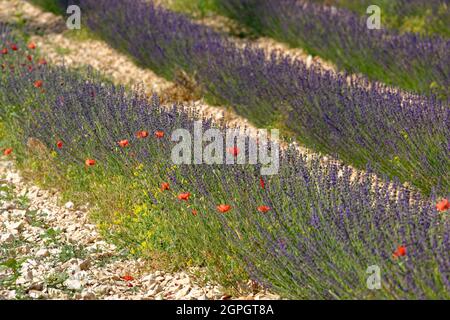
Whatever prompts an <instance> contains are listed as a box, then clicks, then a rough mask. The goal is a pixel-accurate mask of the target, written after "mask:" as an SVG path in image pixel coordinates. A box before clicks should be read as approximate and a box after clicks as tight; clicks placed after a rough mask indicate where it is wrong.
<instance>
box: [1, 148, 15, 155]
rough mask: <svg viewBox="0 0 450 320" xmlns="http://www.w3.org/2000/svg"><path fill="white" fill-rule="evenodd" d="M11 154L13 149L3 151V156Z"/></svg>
mask: <svg viewBox="0 0 450 320" xmlns="http://www.w3.org/2000/svg"><path fill="white" fill-rule="evenodd" d="M12 152H13V148H8V149H5V151H3V154H4V155H5V156H9V155H10V154H11V153H12Z"/></svg>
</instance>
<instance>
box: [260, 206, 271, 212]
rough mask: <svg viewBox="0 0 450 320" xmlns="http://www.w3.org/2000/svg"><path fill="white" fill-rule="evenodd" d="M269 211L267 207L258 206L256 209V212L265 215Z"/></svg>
mask: <svg viewBox="0 0 450 320" xmlns="http://www.w3.org/2000/svg"><path fill="white" fill-rule="evenodd" d="M269 210H270V207H268V206H259V207H258V211H259V212H262V213H266V212H267V211H269Z"/></svg>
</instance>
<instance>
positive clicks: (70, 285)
mask: <svg viewBox="0 0 450 320" xmlns="http://www.w3.org/2000/svg"><path fill="white" fill-rule="evenodd" d="M64 285H65V286H66V287H67V289H70V290H80V289H81V287H82V285H81V281H80V280H76V279H68V280H66V281H65V282H64Z"/></svg>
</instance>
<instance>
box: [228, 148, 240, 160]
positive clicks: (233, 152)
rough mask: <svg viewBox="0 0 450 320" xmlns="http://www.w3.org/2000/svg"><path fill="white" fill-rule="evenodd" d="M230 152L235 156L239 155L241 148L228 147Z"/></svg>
mask: <svg viewBox="0 0 450 320" xmlns="http://www.w3.org/2000/svg"><path fill="white" fill-rule="evenodd" d="M228 153H229V154H231V155H232V156H234V157H237V155H238V154H239V148H238V147H236V146H234V147H231V148H228Z"/></svg>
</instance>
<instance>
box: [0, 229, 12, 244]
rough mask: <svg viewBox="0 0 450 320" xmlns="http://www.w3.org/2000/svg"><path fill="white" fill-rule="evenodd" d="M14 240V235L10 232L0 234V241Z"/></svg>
mask: <svg viewBox="0 0 450 320" xmlns="http://www.w3.org/2000/svg"><path fill="white" fill-rule="evenodd" d="M13 241H14V235H13V234H12V233H9V232H7V233H4V234H2V235H1V236H0V242H4V243H9V242H13Z"/></svg>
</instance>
